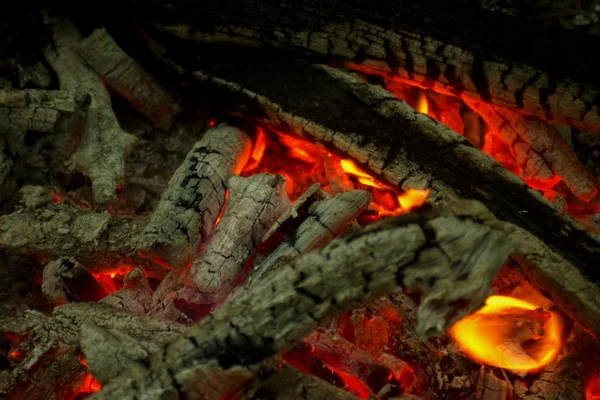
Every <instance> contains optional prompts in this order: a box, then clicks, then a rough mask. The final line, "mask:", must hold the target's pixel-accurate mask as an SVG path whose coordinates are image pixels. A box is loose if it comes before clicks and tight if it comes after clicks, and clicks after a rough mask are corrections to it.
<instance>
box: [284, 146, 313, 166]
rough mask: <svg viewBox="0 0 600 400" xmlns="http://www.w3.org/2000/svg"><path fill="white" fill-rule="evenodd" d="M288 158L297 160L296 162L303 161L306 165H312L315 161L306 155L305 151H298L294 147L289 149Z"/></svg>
mask: <svg viewBox="0 0 600 400" xmlns="http://www.w3.org/2000/svg"><path fill="white" fill-rule="evenodd" d="M289 154H290V157H294V158H297V159H298V160H301V161H305V162H307V163H314V162H315V161H316V160H315V158H314V157H313V156H311V155H310V154H308V153H307V152H306V151H304V150H302V149H298V148H296V147H292V148H290V153H289Z"/></svg>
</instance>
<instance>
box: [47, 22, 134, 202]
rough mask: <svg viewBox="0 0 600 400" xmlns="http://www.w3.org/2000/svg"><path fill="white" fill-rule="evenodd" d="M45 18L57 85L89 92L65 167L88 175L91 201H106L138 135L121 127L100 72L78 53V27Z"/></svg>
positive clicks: (49, 56)
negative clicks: (51, 35) (74, 146)
mask: <svg viewBox="0 0 600 400" xmlns="http://www.w3.org/2000/svg"><path fill="white" fill-rule="evenodd" d="M45 18H46V23H47V24H48V25H49V26H51V27H52V30H53V33H54V48H47V49H46V50H45V52H44V54H45V56H46V60H47V61H48V63H49V64H50V66H52V68H53V69H54V70H55V71H56V73H57V75H58V78H59V80H60V88H61V89H62V90H65V91H68V92H74V93H83V94H87V95H89V96H90V103H89V105H88V107H87V110H86V112H85V113H83V114H82V115H80V116H79V118H78V120H77V122H76V126H75V127H74V129H73V135H74V136H75V137H78V138H79V145H78V147H77V150H76V151H75V153H73V154H72V155H71V157H70V158H69V160H68V161H67V167H68V170H69V171H71V172H72V171H76V170H80V171H81V172H83V174H84V175H86V176H87V177H89V178H90V180H91V181H92V190H93V193H94V202H95V203H96V204H98V205H105V204H107V203H110V202H112V201H114V200H115V198H116V189H117V186H119V185H121V184H122V183H123V177H124V175H125V158H126V156H127V154H128V153H129V152H130V150H131V148H132V146H133V145H134V143H135V142H136V140H137V139H136V137H135V136H133V135H131V134H129V133H127V132H124V131H123V130H122V129H121V127H120V126H119V122H118V121H117V118H116V116H115V114H114V112H113V109H112V104H111V101H110V96H109V94H108V92H107V91H106V89H105V87H104V85H103V83H102V80H101V79H100V76H98V75H97V74H96V72H94V71H93V70H92V69H91V68H90V67H89V66H88V65H87V64H86V63H85V61H84V60H83V59H82V58H81V57H80V56H79V54H77V49H76V47H77V45H78V43H79V42H80V40H81V35H80V33H79V31H78V29H77V27H76V26H75V25H73V23H72V22H71V21H69V20H67V19H66V18H62V17H56V16H52V15H46V16H45Z"/></svg>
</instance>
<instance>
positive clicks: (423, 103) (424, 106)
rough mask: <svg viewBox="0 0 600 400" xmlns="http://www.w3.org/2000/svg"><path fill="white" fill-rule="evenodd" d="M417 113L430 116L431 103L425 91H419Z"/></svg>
mask: <svg viewBox="0 0 600 400" xmlns="http://www.w3.org/2000/svg"><path fill="white" fill-rule="evenodd" d="M417 111H418V112H420V113H422V114H429V103H428V102H427V95H426V94H425V91H423V90H420V91H419V100H417Z"/></svg>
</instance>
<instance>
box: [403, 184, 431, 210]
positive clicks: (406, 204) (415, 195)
mask: <svg viewBox="0 0 600 400" xmlns="http://www.w3.org/2000/svg"><path fill="white" fill-rule="evenodd" d="M427 196H429V190H419V189H408V190H407V191H406V192H404V193H402V194H400V195H398V202H400V206H402V209H403V210H404V211H410V210H413V209H415V208H417V207H420V206H422V205H423V203H425V200H427Z"/></svg>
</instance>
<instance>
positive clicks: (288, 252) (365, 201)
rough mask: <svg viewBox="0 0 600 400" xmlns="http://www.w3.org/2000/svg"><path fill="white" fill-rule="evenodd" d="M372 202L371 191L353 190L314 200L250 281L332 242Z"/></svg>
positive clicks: (258, 266) (255, 271) (259, 266)
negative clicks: (292, 229) (297, 224)
mask: <svg viewBox="0 0 600 400" xmlns="http://www.w3.org/2000/svg"><path fill="white" fill-rule="evenodd" d="M370 203H371V195H370V193H369V192H366V191H364V190H353V191H350V192H345V193H341V194H338V195H336V196H333V197H331V198H329V199H325V200H322V201H319V202H317V203H315V204H313V205H312V206H311V207H310V209H309V211H308V215H307V216H306V219H305V220H304V221H303V222H302V223H301V224H300V226H298V229H296V231H294V232H293V233H291V234H290V235H288V236H287V237H286V239H285V240H284V242H283V243H281V244H280V245H279V246H277V248H276V249H275V250H273V251H272V252H271V253H270V254H269V255H268V256H267V257H266V258H265V259H264V260H263V261H262V262H261V263H260V264H259V265H257V266H256V268H255V270H254V271H253V273H252V275H251V276H250V277H249V281H248V285H251V284H252V282H253V281H254V280H258V279H262V278H263V277H264V276H266V275H267V274H269V273H271V272H272V270H273V269H274V268H276V267H277V266H278V265H282V264H287V263H289V262H290V261H292V260H293V259H294V258H296V257H298V256H299V255H300V254H304V253H306V252H309V251H311V250H314V249H317V248H319V247H322V246H324V245H325V244H327V243H328V242H330V241H331V240H332V239H333V238H335V237H336V236H337V235H338V234H340V233H341V232H342V231H343V229H344V228H345V227H346V226H347V225H348V223H349V222H350V221H352V220H353V219H354V218H356V216H357V215H358V214H360V213H361V212H362V211H363V210H364V209H365V208H367V206H368V205H369V204H370Z"/></svg>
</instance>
